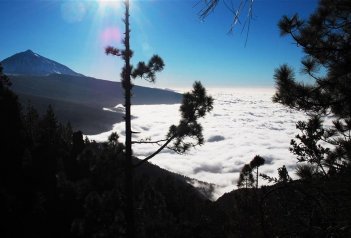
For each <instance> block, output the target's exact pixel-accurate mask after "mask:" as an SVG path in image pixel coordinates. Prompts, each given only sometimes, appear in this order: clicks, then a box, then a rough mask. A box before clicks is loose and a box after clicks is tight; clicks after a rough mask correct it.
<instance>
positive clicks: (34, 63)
mask: <svg viewBox="0 0 351 238" xmlns="http://www.w3.org/2000/svg"><path fill="white" fill-rule="evenodd" d="M1 64H2V66H3V68H4V73H5V74H8V75H31V76H47V75H50V74H65V75H71V76H84V75H82V74H79V73H76V72H74V71H73V70H71V69H70V68H68V67H67V66H65V65H62V64H60V63H58V62H56V61H53V60H50V59H48V58H45V57H43V56H41V55H39V54H37V53H34V52H33V51H32V50H27V51H24V52H20V53H17V54H14V55H12V56H10V57H8V58H6V59H4V60H3V61H1Z"/></svg>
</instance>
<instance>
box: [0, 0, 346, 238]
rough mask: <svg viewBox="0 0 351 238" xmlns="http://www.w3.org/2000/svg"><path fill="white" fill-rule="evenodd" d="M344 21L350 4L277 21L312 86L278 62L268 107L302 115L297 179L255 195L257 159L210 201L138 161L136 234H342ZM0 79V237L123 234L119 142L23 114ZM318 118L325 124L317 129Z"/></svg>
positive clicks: (284, 176) (49, 116)
mask: <svg viewBox="0 0 351 238" xmlns="http://www.w3.org/2000/svg"><path fill="white" fill-rule="evenodd" d="M350 12H351V3H350V1H346V0H337V1H336V0H333V1H332V0H322V1H320V4H319V8H318V9H317V11H316V12H315V14H313V15H312V16H311V17H310V19H309V21H307V22H304V21H302V20H301V19H299V18H298V16H293V17H291V18H289V17H284V18H283V19H282V21H281V22H280V23H279V26H280V29H281V32H282V34H289V35H291V36H292V38H293V39H294V40H295V41H296V42H297V43H298V44H299V45H300V46H301V47H303V49H304V51H305V53H306V58H305V59H304V60H303V61H302V65H303V72H305V73H306V74H308V75H309V76H310V77H312V78H313V79H315V83H314V84H311V85H306V84H302V83H298V82H297V81H295V76H294V74H293V71H292V69H290V68H289V67H288V66H286V65H283V66H281V67H280V68H279V69H277V70H276V73H275V75H274V78H275V79H276V83H277V93H276V95H275V97H274V100H275V101H276V102H279V103H282V104H284V105H286V106H288V107H291V108H296V109H299V110H303V111H305V112H307V113H308V115H310V119H309V120H308V121H307V122H299V123H298V124H297V128H298V129H299V130H300V134H299V135H297V136H296V138H295V139H294V140H292V142H291V152H292V153H294V154H295V155H296V156H297V160H298V162H299V164H298V166H297V170H296V173H297V175H298V176H299V180H295V181H293V180H292V179H291V178H290V176H289V174H288V172H287V170H286V169H285V167H282V168H280V169H279V171H278V174H279V177H277V178H271V177H268V176H265V175H262V177H263V178H264V179H267V180H268V181H271V182H274V183H275V184H274V185H272V186H262V187H261V188H257V187H258V184H257V183H256V188H255V186H254V180H255V178H254V176H253V174H252V172H255V169H256V173H257V174H258V167H259V166H261V165H262V164H263V163H264V159H263V158H260V157H259V156H258V157H255V158H254V159H253V160H252V161H251V162H250V164H247V165H245V166H244V167H243V170H242V172H241V175H240V178H239V182H240V183H239V182H238V185H239V186H240V187H245V188H241V189H238V190H235V191H232V192H231V193H228V194H225V195H223V196H222V197H221V198H219V199H218V200H217V201H216V202H211V201H209V200H208V199H207V198H206V197H205V196H204V195H203V193H200V192H199V191H197V190H196V189H194V188H193V187H192V186H190V185H189V184H187V183H186V178H184V177H182V176H179V175H175V174H172V173H169V172H167V171H165V170H162V169H160V168H158V167H156V166H153V165H151V164H148V163H144V164H143V166H140V167H138V168H136V169H135V178H134V179H135V182H134V183H133V184H134V185H133V187H131V188H130V189H132V190H133V191H134V193H133V194H134V197H133V198H134V199H133V200H134V201H135V206H134V207H135V214H136V216H135V218H136V220H135V235H136V237H228V238H229V237H351V188H350V182H351V137H350V131H351V114H350V113H351V84H350V81H351V79H350V77H351V72H350V69H351V67H350V66H351V65H350V62H351V58H350V57H351V54H350V52H351V47H350V37H351V24H350V22H351V15H350ZM319 68H324V69H325V70H324V71H322V72H318V69H319ZM0 77H1V80H0V111H1V117H0V129H1V130H0V131H1V134H0V146H1V147H0V149H1V150H0V152H1V167H0V209H1V210H0V211H1V212H0V219H1V221H3V222H2V223H1V227H0V232H1V234H0V235H1V237H125V235H126V219H125V218H126V214H127V213H128V212H129V211H128V209H126V204H125V203H126V202H125V201H126V199H125V198H126V192H125V191H126V188H125V187H124V186H125V183H124V182H123V180H124V173H125V164H124V163H125V162H124V161H125V160H124V156H125V153H124V145H123V144H122V143H120V142H119V140H118V135H117V134H116V133H113V134H111V136H110V137H109V140H108V141H107V142H105V143H96V142H94V141H89V140H88V139H84V138H83V134H82V132H80V131H76V132H73V131H72V129H71V128H70V126H69V125H63V124H61V123H60V122H59V121H58V120H57V119H56V116H55V113H54V111H53V109H52V108H51V107H49V108H48V109H47V111H46V114H44V115H43V116H39V115H38V113H37V112H36V111H35V109H34V108H32V107H27V108H26V107H21V106H20V104H19V103H18V100H17V96H16V95H15V94H14V93H13V92H12V91H11V87H10V83H11V82H10V80H9V78H8V77H7V76H5V75H4V74H3V73H2V69H1V68H0ZM326 115H328V116H333V117H334V118H335V120H334V122H333V125H332V126H329V127H327V126H325V125H324V124H323V120H322V118H323V117H324V116H326ZM188 116H190V117H191V115H188ZM322 142H323V143H322ZM326 145H329V146H326ZM133 160H134V163H136V161H137V158H133ZM257 174H256V180H257V178H258V176H257ZM256 182H257V181H256Z"/></svg>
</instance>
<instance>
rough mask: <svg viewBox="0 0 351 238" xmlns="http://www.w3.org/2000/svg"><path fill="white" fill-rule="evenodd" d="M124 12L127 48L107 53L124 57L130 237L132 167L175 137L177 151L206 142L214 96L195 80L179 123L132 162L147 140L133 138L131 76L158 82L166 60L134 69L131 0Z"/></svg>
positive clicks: (131, 232) (158, 59) (131, 237)
mask: <svg viewBox="0 0 351 238" xmlns="http://www.w3.org/2000/svg"><path fill="white" fill-rule="evenodd" d="M124 5H125V13H124V19H123V22H124V25H125V32H124V35H125V37H124V39H123V44H124V47H125V49H122V50H121V49H118V48H115V47H112V46H108V47H106V49H105V53H106V54H110V55H114V56H118V57H122V59H123V60H124V67H123V68H122V72H121V79H122V86H123V89H124V98H125V103H124V106H125V109H126V110H125V134H126V136H125V157H126V168H125V174H126V179H125V187H126V204H127V205H126V221H127V237H129V238H134V237H135V227H134V223H135V218H134V202H133V199H134V195H133V168H134V167H137V166H139V165H141V164H142V163H144V162H146V161H148V160H150V159H151V158H153V157H154V156H155V155H157V154H158V153H159V152H161V151H162V150H163V149H164V148H165V147H167V145H168V144H169V143H170V142H171V141H172V140H175V142H174V144H173V146H172V147H170V148H171V149H173V150H174V151H176V152H179V153H183V152H185V151H187V150H188V149H190V148H191V147H193V146H196V145H201V144H203V136H202V127H201V125H200V124H199V123H198V122H197V119H199V118H201V117H203V116H205V114H206V113H207V112H209V111H211V110H212V104H213V99H212V98H211V97H209V96H207V95H206V90H205V89H204V88H203V87H202V85H201V83H200V82H195V84H194V89H193V91H192V92H191V93H187V94H184V97H183V103H182V105H181V109H180V110H181V112H182V119H181V121H180V123H179V125H178V126H175V125H173V126H171V128H170V130H169V132H168V134H167V137H166V139H164V140H161V141H157V142H148V143H161V142H164V144H163V145H162V146H161V147H160V148H159V149H158V150H156V151H155V152H154V153H153V154H151V155H150V156H148V157H147V158H145V159H144V160H142V161H141V162H139V163H138V164H136V165H133V162H132V143H144V142H145V141H135V142H132V133H133V132H132V130H131V97H132V87H133V85H132V82H131V78H137V77H140V78H142V79H144V80H146V81H148V82H155V80H156V73H157V72H160V71H162V70H163V68H164V62H163V60H162V59H161V57H159V56H158V55H154V56H153V57H152V58H151V59H150V60H149V62H148V63H147V64H146V63H145V62H139V63H138V64H137V67H136V68H134V69H133V66H132V65H131V63H130V60H131V58H132V55H133V53H132V50H131V49H130V22H129V17H130V15H129V0H124ZM188 137H190V138H193V139H194V140H195V142H194V141H192V142H188V141H186V142H185V139H186V138H188Z"/></svg>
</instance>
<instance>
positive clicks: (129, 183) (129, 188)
mask: <svg viewBox="0 0 351 238" xmlns="http://www.w3.org/2000/svg"><path fill="white" fill-rule="evenodd" d="M124 3H125V19H124V23H125V39H124V44H125V56H124V59H125V74H124V75H123V81H124V82H123V83H124V89H125V92H124V94H125V105H124V106H125V109H126V115H125V130H126V141H125V146H126V158H125V159H126V171H125V172H126V177H125V186H126V199H127V201H126V221H127V237H128V238H134V237H135V224H134V196H133V188H134V186H133V164H132V131H131V110H130V109H131V90H132V84H131V78H130V75H131V66H130V58H131V50H130V44H129V37H130V35H129V34H130V29H129V0H125V2H124Z"/></svg>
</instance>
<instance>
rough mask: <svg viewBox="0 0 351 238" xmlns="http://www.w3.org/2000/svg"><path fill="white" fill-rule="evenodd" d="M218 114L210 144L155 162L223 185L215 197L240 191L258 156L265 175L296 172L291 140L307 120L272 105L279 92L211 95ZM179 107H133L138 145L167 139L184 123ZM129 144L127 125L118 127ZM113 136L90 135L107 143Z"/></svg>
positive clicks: (207, 123) (145, 148)
mask: <svg viewBox="0 0 351 238" xmlns="http://www.w3.org/2000/svg"><path fill="white" fill-rule="evenodd" d="M209 93H210V94H211V95H212V96H213V97H214V98H215V103H214V109H213V111H212V112H211V114H209V115H208V116H207V117H206V118H205V119H202V120H201V123H202V125H203V128H204V137H205V145H203V146H201V147H198V148H195V149H192V150H191V151H190V152H189V153H187V154H186V155H178V154H175V153H174V152H172V151H170V150H164V151H162V153H160V154H159V155H157V156H156V157H154V158H153V159H152V160H151V162H152V163H154V164H157V165H158V166H160V167H163V168H165V169H167V170H170V171H173V172H176V173H180V174H183V175H185V176H189V177H192V178H196V179H199V180H202V181H206V182H209V183H214V184H217V185H218V187H217V191H216V194H215V197H219V196H221V195H222V194H223V193H225V192H229V191H231V190H233V189H234V188H236V183H237V179H238V177H239V173H240V170H241V168H242V167H243V165H244V164H245V163H249V162H250V161H251V159H252V158H253V157H254V156H255V155H261V156H263V157H264V158H265V159H266V164H265V165H264V166H262V167H261V168H260V170H261V172H263V173H266V174H268V175H270V176H277V168H278V167H281V166H282V165H285V166H286V167H287V168H288V170H290V171H293V169H294V167H295V165H296V160H295V159H294V156H293V155H292V154H291V153H290V152H289V149H288V148H289V144H290V140H291V139H292V138H293V137H294V136H295V135H296V134H297V133H298V132H297V130H296V128H295V124H296V122H297V121H298V120H303V119H305V118H306V117H305V116H304V115H303V114H302V113H299V112H296V111H291V110H289V109H287V108H285V107H283V106H281V105H279V104H273V103H272V100H271V98H272V96H273V94H274V90H273V89H226V90H211V91H210V92H209ZM178 109H179V105H137V106H133V107H132V114H133V116H135V118H134V119H133V121H132V130H133V131H138V132H141V133H139V134H135V135H134V138H133V139H134V140H140V139H146V138H151V139H152V140H159V139H163V138H164V136H165V135H166V134H167V131H168V128H169V126H170V125H172V124H177V122H178V121H179V118H180V114H179V111H178ZM114 131H117V132H118V133H119V135H120V136H121V140H122V141H123V140H124V134H125V133H124V123H117V124H115V125H114ZM110 133H111V131H110V132H106V133H102V134H99V135H94V136H90V139H93V140H96V141H104V140H106V139H107V137H108V135H109V134H110ZM157 148H158V146H157V145H150V144H141V145H139V144H137V145H134V147H133V151H134V155H136V156H138V157H139V158H143V157H145V156H147V155H149V154H151V153H152V152H154V151H155V150H156V149H157Z"/></svg>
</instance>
